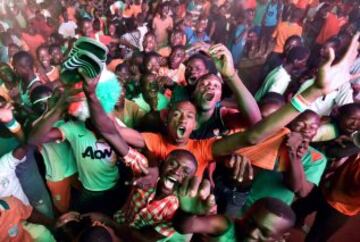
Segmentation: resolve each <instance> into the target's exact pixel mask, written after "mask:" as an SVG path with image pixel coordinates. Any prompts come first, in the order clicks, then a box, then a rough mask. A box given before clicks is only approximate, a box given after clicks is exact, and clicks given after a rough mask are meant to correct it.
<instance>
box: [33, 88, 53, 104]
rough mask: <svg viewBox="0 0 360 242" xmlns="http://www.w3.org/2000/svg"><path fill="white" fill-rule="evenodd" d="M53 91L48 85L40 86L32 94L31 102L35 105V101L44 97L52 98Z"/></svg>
mask: <svg viewBox="0 0 360 242" xmlns="http://www.w3.org/2000/svg"><path fill="white" fill-rule="evenodd" d="M52 93H53V91H52V90H51V88H50V87H48V86H46V85H40V86H37V87H35V88H34V89H33V90H32V91H31V93H30V101H31V103H34V102H35V101H37V100H39V99H41V98H43V97H44V95H48V96H51V95H52Z"/></svg>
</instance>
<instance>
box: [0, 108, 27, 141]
mask: <svg viewBox="0 0 360 242" xmlns="http://www.w3.org/2000/svg"><path fill="white" fill-rule="evenodd" d="M12 110H13V107H12V105H11V104H10V103H5V102H2V101H0V122H1V123H3V124H4V125H5V126H6V128H7V129H8V130H9V131H10V132H11V133H12V134H13V135H14V136H15V137H16V138H17V139H18V140H20V141H21V142H23V141H24V139H25V138H24V132H23V129H22V127H21V125H20V124H19V123H18V122H17V121H16V119H15V117H14V115H13V111H12Z"/></svg>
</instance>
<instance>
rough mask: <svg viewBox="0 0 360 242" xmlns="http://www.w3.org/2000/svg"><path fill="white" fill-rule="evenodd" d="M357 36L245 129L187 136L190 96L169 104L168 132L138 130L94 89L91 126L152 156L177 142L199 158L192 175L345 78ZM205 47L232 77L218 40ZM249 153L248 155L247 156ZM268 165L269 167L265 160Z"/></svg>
mask: <svg viewBox="0 0 360 242" xmlns="http://www.w3.org/2000/svg"><path fill="white" fill-rule="evenodd" d="M358 38H359V34H357V35H355V36H354V38H353V41H352V44H351V45H350V47H349V48H348V50H347V52H346V53H345V55H344V57H343V58H342V59H341V60H340V61H339V62H338V63H337V64H335V65H332V63H333V61H334V58H335V57H334V55H333V54H334V53H333V50H332V49H330V52H331V53H332V54H331V55H330V58H329V61H328V62H326V63H325V64H323V65H322V67H321V68H320V71H319V74H318V76H317V77H316V80H315V82H314V84H313V85H312V86H310V87H309V88H308V89H306V90H304V91H303V92H301V93H300V94H298V95H297V96H295V97H294V98H293V99H292V100H291V102H290V103H288V104H286V105H284V106H283V107H282V108H280V109H279V110H277V111H276V112H274V113H273V114H271V115H270V116H269V117H267V118H265V119H263V120H261V121H260V122H258V123H256V124H255V125H253V126H252V127H250V128H248V129H247V130H246V131H244V132H237V133H234V134H232V135H229V136H226V137H223V138H221V139H217V140H215V139H205V140H192V139H190V138H189V136H190V134H191V132H192V131H193V130H194V128H195V127H196V109H195V107H194V105H193V104H192V103H191V102H189V101H182V102H178V103H175V104H174V105H173V106H172V107H171V108H170V110H169V114H168V116H167V119H166V127H167V132H168V133H167V135H161V134H156V133H139V132H137V131H135V130H133V129H129V128H124V127H116V126H115V124H114V123H113V122H111V118H110V117H108V116H107V115H106V114H105V113H104V111H103V109H102V107H101V105H100V103H99V101H98V100H97V98H96V95H93V94H88V95H87V98H88V101H89V104H90V105H89V106H90V113H91V119H92V120H93V122H94V124H95V127H96V128H97V129H98V130H99V132H100V133H101V134H102V135H103V137H104V138H105V139H106V140H107V141H108V142H109V143H110V144H111V145H112V146H113V147H114V149H119V147H118V144H119V142H123V141H125V142H126V143H128V144H129V145H131V146H135V147H138V148H146V150H147V151H148V152H149V154H150V155H151V157H152V158H156V159H155V160H162V159H164V158H165V157H167V155H168V154H169V153H170V152H171V151H172V150H175V149H179V148H182V149H186V150H188V151H190V152H192V153H193V154H194V156H195V157H196V159H197V161H198V169H197V171H196V176H199V177H201V176H202V175H203V172H204V168H205V167H206V166H207V165H208V163H209V162H210V161H212V160H214V159H215V158H216V157H221V156H226V155H230V154H232V153H233V152H235V151H237V150H238V149H240V148H244V147H247V146H251V145H254V144H258V143H259V142H264V140H265V139H266V138H269V137H270V136H271V135H273V134H274V133H275V132H277V131H279V130H280V129H281V128H282V127H284V126H285V125H287V124H288V123H289V122H291V121H292V120H293V119H294V118H296V117H297V116H298V115H299V114H300V113H302V112H304V111H305V110H306V109H307V108H308V107H309V106H310V104H311V103H312V102H313V101H315V100H316V99H317V98H318V97H320V96H323V95H326V94H328V93H329V92H331V91H333V90H335V89H336V88H338V87H339V86H341V85H342V84H343V83H345V82H346V80H347V79H346V78H343V77H347V76H349V69H350V66H351V64H352V63H353V61H354V60H355V58H356V53H357V52H356V50H357V48H358V46H359V43H358ZM209 53H210V54H211V55H212V57H213V58H214V59H215V64H216V65H217V67H218V69H219V71H220V72H221V73H225V74H226V76H228V77H232V78H234V76H237V73H236V72H233V73H230V71H232V70H234V68H233V67H234V66H233V62H232V61H230V59H226V58H224V55H225V50H224V47H223V45H214V46H212V47H210V50H209ZM340 77H341V78H340ZM85 79H86V82H87V83H88V85H95V86H96V84H97V81H98V80H97V79H96V78H94V79H91V78H85ZM249 158H250V160H251V157H249ZM151 165H154V164H151ZM266 165H269V164H266ZM273 166H274V164H271V166H270V169H271V167H273ZM267 168H268V169H269V166H267Z"/></svg>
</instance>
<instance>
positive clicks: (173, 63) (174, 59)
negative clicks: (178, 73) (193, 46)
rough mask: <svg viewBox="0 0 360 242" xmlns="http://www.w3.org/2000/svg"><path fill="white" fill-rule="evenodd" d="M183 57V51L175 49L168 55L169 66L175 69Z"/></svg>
mask: <svg viewBox="0 0 360 242" xmlns="http://www.w3.org/2000/svg"><path fill="white" fill-rule="evenodd" d="M184 59H185V51H184V50H181V49H176V50H175V51H173V52H172V53H171V55H170V68H171V69H177V68H178V67H179V66H180V64H181V63H182V62H183V61H184Z"/></svg>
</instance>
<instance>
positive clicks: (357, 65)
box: [350, 57, 360, 83]
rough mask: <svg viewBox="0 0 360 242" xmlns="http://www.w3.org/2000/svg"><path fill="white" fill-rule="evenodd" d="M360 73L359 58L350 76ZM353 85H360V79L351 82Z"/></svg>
mask: <svg viewBox="0 0 360 242" xmlns="http://www.w3.org/2000/svg"><path fill="white" fill-rule="evenodd" d="M358 73H360V57H358V58H357V59H356V60H355V62H354V64H353V65H352V67H351V70H350V74H351V75H355V74H358ZM351 82H352V83H360V77H359V78H356V79H354V80H352V81H351Z"/></svg>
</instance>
